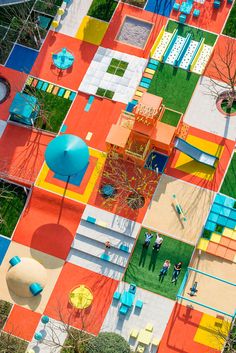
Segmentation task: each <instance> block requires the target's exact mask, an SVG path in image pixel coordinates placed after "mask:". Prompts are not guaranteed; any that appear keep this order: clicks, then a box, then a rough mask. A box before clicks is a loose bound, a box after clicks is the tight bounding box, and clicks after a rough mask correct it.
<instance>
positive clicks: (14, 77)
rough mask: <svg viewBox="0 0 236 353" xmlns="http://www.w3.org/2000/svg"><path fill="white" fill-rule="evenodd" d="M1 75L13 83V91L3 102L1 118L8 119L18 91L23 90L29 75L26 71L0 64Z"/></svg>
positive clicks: (0, 110) (0, 111)
mask: <svg viewBox="0 0 236 353" xmlns="http://www.w3.org/2000/svg"><path fill="white" fill-rule="evenodd" d="M0 76H3V77H4V78H6V79H7V80H8V81H9V83H10V85H11V93H10V96H9V97H8V98H7V100H6V101H5V102H4V103H2V104H1V108H0V119H2V120H7V118H8V116H9V108H10V105H11V103H12V101H13V98H14V97H15V95H16V93H17V92H19V91H21V90H22V87H23V85H24V83H25V81H26V78H27V75H26V74H25V73H24V72H19V71H16V70H12V69H8V68H7V67H4V66H1V65H0Z"/></svg>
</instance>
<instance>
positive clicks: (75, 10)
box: [0, 0, 93, 37]
mask: <svg viewBox="0 0 236 353" xmlns="http://www.w3.org/2000/svg"><path fill="white" fill-rule="evenodd" d="M0 1H1V0H0ZM92 1H93V0H86V1H85V0H72V1H71V3H70V4H69V7H68V8H67V12H66V13H65V15H64V16H63V18H62V20H61V22H60V25H59V27H58V29H57V32H59V33H63V34H67V35H69V36H71V37H75V35H76V33H77V31H78V29H79V26H80V24H81V22H82V20H83V18H84V16H86V15H87V12H88V10H89V8H90V5H91V4H92Z"/></svg>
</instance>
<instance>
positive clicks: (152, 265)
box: [148, 249, 159, 272]
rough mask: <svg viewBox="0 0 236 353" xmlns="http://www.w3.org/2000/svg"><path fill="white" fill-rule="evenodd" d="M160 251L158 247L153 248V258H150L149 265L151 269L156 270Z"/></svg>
mask: <svg viewBox="0 0 236 353" xmlns="http://www.w3.org/2000/svg"><path fill="white" fill-rule="evenodd" d="M158 253H159V251H157V250H156V249H153V250H152V255H151V259H150V263H149V266H148V269H149V271H152V272H153V271H154V270H155V268H156V263H157V255H158Z"/></svg>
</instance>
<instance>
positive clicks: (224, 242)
mask: <svg viewBox="0 0 236 353" xmlns="http://www.w3.org/2000/svg"><path fill="white" fill-rule="evenodd" d="M229 243H230V238H227V237H221V240H220V243H219V245H223V246H226V247H227V248H228V246H229Z"/></svg>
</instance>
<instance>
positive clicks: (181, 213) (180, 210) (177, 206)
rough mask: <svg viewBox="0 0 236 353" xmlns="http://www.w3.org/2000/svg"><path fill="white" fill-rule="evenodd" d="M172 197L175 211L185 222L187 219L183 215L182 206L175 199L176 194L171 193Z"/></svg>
mask: <svg viewBox="0 0 236 353" xmlns="http://www.w3.org/2000/svg"><path fill="white" fill-rule="evenodd" d="M172 197H173V203H174V206H175V210H176V212H177V213H178V214H179V215H180V217H181V220H182V221H184V222H186V221H187V218H186V216H185V213H184V211H183V209H182V207H181V206H180V204H179V202H178V200H177V197H176V195H175V194H173V196H172Z"/></svg>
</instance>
